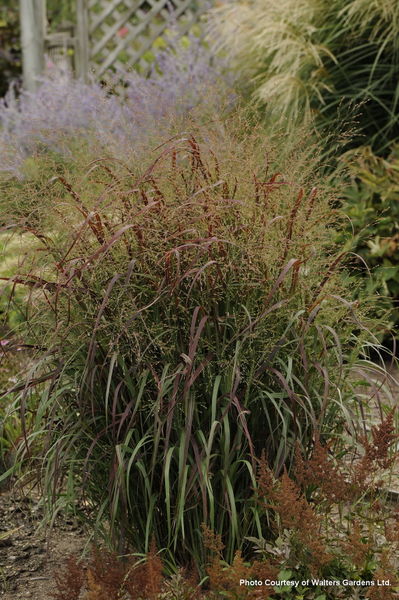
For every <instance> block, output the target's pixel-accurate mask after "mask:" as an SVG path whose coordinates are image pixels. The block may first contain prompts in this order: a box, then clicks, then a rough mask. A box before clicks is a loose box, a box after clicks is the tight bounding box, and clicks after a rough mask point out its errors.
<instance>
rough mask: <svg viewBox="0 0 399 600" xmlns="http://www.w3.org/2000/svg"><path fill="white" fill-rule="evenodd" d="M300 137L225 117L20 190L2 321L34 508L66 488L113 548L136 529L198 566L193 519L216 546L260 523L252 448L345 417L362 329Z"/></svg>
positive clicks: (60, 496) (241, 544) (144, 540)
mask: <svg viewBox="0 0 399 600" xmlns="http://www.w3.org/2000/svg"><path fill="white" fill-rule="evenodd" d="M190 131H191V133H190ZM299 137H300V139H301V141H300V143H299V144H297V146H296V147H291V148H287V147H286V146H284V144H285V143H286V140H285V139H284V138H283V139H282V140H281V139H279V138H276V139H274V140H269V139H267V138H266V137H265V135H264V132H263V131H245V124H243V123H242V122H241V117H240V115H236V118H235V120H233V121H231V122H228V123H217V122H216V121H215V122H213V123H212V129H209V128H207V127H203V128H201V127H200V128H198V127H197V126H195V125H192V126H191V128H190V130H189V131H187V130H186V132H185V133H184V134H182V135H180V136H176V137H175V138H174V139H172V140H166V142H165V143H164V145H163V146H162V147H161V148H159V149H158V151H157V152H158V156H157V158H155V159H153V157H151V160H150V159H147V162H146V163H144V164H142V165H140V164H137V163H134V164H133V165H126V166H124V165H122V164H120V163H115V162H109V161H107V160H104V159H99V160H97V161H94V162H92V163H91V164H90V165H89V168H88V171H87V172H85V171H84V170H83V172H82V175H81V176H79V177H77V173H76V171H75V173H73V174H72V175H71V177H72V179H71V180H68V179H67V178H66V177H65V176H58V177H56V178H55V179H54V181H53V183H52V186H49V185H46V186H45V187H44V188H43V189H42V190H41V191H39V192H38V194H39V195H38V198H39V199H40V202H38V203H36V204H35V205H34V212H33V215H32V218H30V219H27V217H26V216H25V217H23V218H22V219H21V220H20V221H18V220H16V218H15V212H12V215H10V216H9V217H8V218H7V217H6V216H5V217H4V218H5V220H6V223H7V228H8V232H9V235H14V236H17V235H22V236H23V239H25V240H26V242H27V243H28V242H29V243H30V244H34V245H35V246H36V248H35V249H36V251H35V252H33V251H31V252H29V253H26V252H24V251H23V250H22V251H21V258H20V261H19V264H20V267H19V269H17V270H16V272H15V274H13V275H12V276H11V279H10V278H8V279H7V281H8V285H9V283H12V284H13V288H15V287H19V286H23V288H25V289H26V290H27V292H26V294H25V304H26V308H25V310H26V314H27V315H28V318H27V321H26V323H25V324H22V325H21V327H20V330H19V331H18V332H16V333H15V335H16V336H18V337H17V339H20V340H23V341H24V342H25V343H29V344H31V346H32V347H34V348H36V349H37V354H38V356H37V361H36V363H35V364H34V366H32V368H31V370H30V374H29V376H27V379H26V380H25V382H22V383H20V384H18V386H17V388H16V390H18V389H23V390H24V391H23V405H26V394H27V393H28V391H29V390H32V392H31V393H32V394H33V396H34V398H33V400H32V401H31V402H30V404H29V406H30V407H32V406H33V405H34V402H35V398H37V400H36V401H37V410H36V412H35V417H34V419H33V420H34V423H35V426H34V428H33V430H32V431H31V432H28V435H27V436H26V437H27V440H28V442H30V444H31V445H32V448H33V449H32V450H31V456H33V457H35V456H36V457H37V458H35V459H34V460H33V465H36V467H37V468H39V470H41V475H42V477H43V485H44V488H45V489H46V490H47V492H48V499H49V502H50V504H51V503H53V505H52V506H53V509H55V510H60V509H61V508H62V507H67V508H69V509H71V510H76V511H78V508H77V507H78V506H79V503H78V500H79V498H81V497H82V496H83V497H84V498H85V499H86V500H87V501H88V502H89V503H90V505H91V506H92V508H93V512H92V514H93V515H94V517H93V519H94V521H95V524H96V526H97V528H98V529H100V530H102V532H103V534H104V535H110V536H111V538H113V540H114V543H116V542H118V544H119V545H120V549H123V547H124V545H125V544H126V543H130V544H132V546H133V547H134V548H135V549H137V550H139V551H148V548H149V543H150V540H151V538H152V536H154V537H155V542H156V545H157V547H158V548H163V549H166V550H167V551H168V552H169V554H167V556H168V560H170V561H172V562H177V563H180V564H185V563H186V562H187V560H188V557H189V556H190V557H191V560H192V561H193V562H195V564H197V565H201V564H203V563H204V549H203V546H202V543H201V524H202V523H205V524H206V525H207V526H208V527H209V528H210V529H212V530H214V531H215V533H216V534H217V535H221V536H222V538H223V543H224V545H225V551H224V555H225V557H226V558H227V559H228V560H232V559H233V556H234V554H235V552H236V551H237V550H242V551H243V552H244V553H245V551H246V548H247V544H246V542H245V538H246V537H247V536H251V535H252V536H253V535H256V533H258V534H259V528H260V521H259V515H258V509H257V505H256V503H255V501H254V499H253V494H252V491H251V490H252V488H254V487H256V482H255V464H256V460H255V459H256V456H259V455H260V453H261V451H262V450H265V451H266V452H267V456H268V460H269V462H270V464H271V465H272V466H273V469H274V472H275V473H276V474H277V475H279V474H281V472H282V470H283V468H284V466H285V467H287V468H289V467H290V465H291V464H292V460H293V453H294V448H295V444H296V443H297V442H299V444H300V445H301V447H302V448H303V449H304V450H305V451H306V449H307V448H308V447H309V445H310V444H311V441H312V439H313V438H314V436H315V432H319V434H320V436H321V438H322V439H323V440H324V439H331V438H334V439H335V440H338V438H337V437H336V436H337V435H338V434H339V432H340V431H341V430H342V427H343V425H344V423H345V426H346V427H349V428H351V427H352V420H351V417H350V412H348V411H349V408H348V407H349V406H352V408H353V409H355V399H354V391H353V386H354V385H355V384H356V381H354V378H353V374H352V375H351V376H349V375H350V374H351V373H353V371H352V369H353V365H354V364H355V363H356V360H357V357H358V355H359V352H360V351H361V349H362V346H363V345H367V344H368V345H370V344H372V343H373V340H374V338H373V336H372V334H371V333H370V332H369V331H368V329H367V324H368V319H367V314H366V313H367V310H366V307H364V308H362V309H360V308H359V307H358V305H357V303H354V302H352V301H351V298H352V291H353V289H352V288H353V284H352V281H351V279H350V278H349V275H348V274H347V273H345V271H344V269H343V268H342V259H343V257H344V256H343V253H342V252H341V249H340V248H339V247H337V246H335V245H334V236H335V233H334V227H335V225H336V223H337V220H339V214H338V213H337V211H336V210H333V209H331V206H330V202H331V201H332V196H331V190H330V191H329V190H328V189H326V188H325V186H324V185H323V181H320V176H319V175H318V173H317V164H318V157H317V149H315V148H313V147H308V146H307V141H305V142H303V141H302V138H303V133H302V132H301V134H300V136H299ZM316 184H317V185H318V188H316V187H315V186H316ZM32 223H34V226H33V225H32ZM364 364H365V366H367V367H368V364H367V361H366V362H365V363H364ZM46 381H47V384H46ZM19 386H22V387H19ZM35 389H36V391H34V390H35ZM33 450H34V451H33ZM23 451H24V448H21V452H23ZM85 514H86V513H84V515H85Z"/></svg>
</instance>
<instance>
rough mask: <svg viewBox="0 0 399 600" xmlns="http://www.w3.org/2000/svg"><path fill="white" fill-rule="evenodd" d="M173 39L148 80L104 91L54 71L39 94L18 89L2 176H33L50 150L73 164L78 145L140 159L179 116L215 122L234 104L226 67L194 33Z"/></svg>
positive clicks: (2, 150) (12, 98)
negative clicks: (31, 165)
mask: <svg viewBox="0 0 399 600" xmlns="http://www.w3.org/2000/svg"><path fill="white" fill-rule="evenodd" d="M170 36H171V39H170V44H169V46H168V47H167V48H164V49H161V50H160V51H159V54H158V56H157V58H156V61H155V62H154V64H153V67H152V70H151V72H150V74H149V76H148V77H144V76H141V75H139V74H138V73H136V72H134V71H132V72H130V73H122V72H120V73H118V75H117V76H116V75H115V78H114V80H113V82H111V83H109V85H108V86H102V85H100V84H98V83H95V82H93V81H92V82H91V83H89V84H85V83H83V82H82V81H79V80H74V79H73V78H72V77H71V75H70V73H68V72H63V71H59V70H57V69H56V68H55V67H53V70H52V71H50V74H49V75H48V76H46V77H43V78H42V80H41V85H40V87H39V89H38V90H37V91H36V92H33V93H32V92H26V91H22V92H21V94H20V96H19V97H17V95H16V94H15V90H14V89H13V88H12V89H11V90H10V91H9V92H8V94H7V95H6V97H5V98H4V99H2V100H0V171H3V173H5V174H11V175H13V176H16V177H18V178H21V177H23V176H24V175H25V176H26V172H25V170H24V162H25V161H26V159H27V158H32V157H35V156H36V155H38V154H40V153H43V152H46V153H47V152H48V151H49V150H50V151H52V152H53V153H55V154H58V155H60V156H61V157H66V159H67V160H68V158H70V157H71V155H73V153H74V151H75V150H76V139H77V138H78V139H79V144H82V142H84V144H85V146H86V147H88V149H89V150H90V149H92V150H93V149H94V151H95V152H99V151H101V149H102V150H103V151H106V152H107V153H108V155H111V156H113V157H115V158H119V159H125V158H126V157H127V156H131V155H135V156H136V157H137V155H140V149H141V148H142V147H143V145H144V146H148V143H149V140H151V138H154V137H155V138H157V137H159V134H160V131H161V132H162V134H163V135H164V136H165V135H168V134H172V133H173V126H174V122H175V120H176V118H177V117H180V118H183V117H184V116H187V115H189V114H192V113H196V112H197V113H198V112H201V114H202V117H203V118H205V117H206V116H208V117H209V116H210V115H212V114H213V113H214V112H215V111H220V110H222V108H223V107H224V106H225V105H226V104H228V103H229V102H230V103H231V102H232V100H233V96H232V94H231V92H230V87H231V83H232V81H231V78H230V80H229V77H228V75H227V73H226V72H225V71H226V70H225V67H224V64H223V62H222V61H218V60H217V59H214V58H213V57H212V55H211V53H210V51H209V50H208V49H207V48H206V47H205V46H204V44H203V43H201V40H200V39H199V38H197V37H196V36H195V35H193V34H189V35H188V36H186V37H185V38H184V40H183V42H182V40H179V39H178V38H177V37H176V33H173V31H171V33H170Z"/></svg>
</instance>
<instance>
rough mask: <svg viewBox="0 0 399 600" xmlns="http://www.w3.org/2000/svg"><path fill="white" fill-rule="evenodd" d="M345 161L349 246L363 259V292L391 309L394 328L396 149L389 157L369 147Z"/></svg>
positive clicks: (398, 270)
mask: <svg viewBox="0 0 399 600" xmlns="http://www.w3.org/2000/svg"><path fill="white" fill-rule="evenodd" d="M345 159H346V161H347V163H348V165H349V168H350V173H351V175H352V177H351V184H350V185H349V186H348V187H347V188H346V189H345V190H344V205H343V208H344V210H345V212H346V214H347V215H348V216H349V218H350V222H351V228H350V231H351V233H352V232H353V234H354V236H353V237H352V236H350V242H349V243H350V245H351V246H352V248H353V250H354V251H355V252H356V253H357V255H358V256H359V257H360V259H362V260H359V261H358V262H359V267H360V268H361V269H362V271H363V273H364V275H365V276H366V279H365V282H366V284H365V293H366V294H378V295H379V296H380V298H381V303H380V308H381V310H387V309H391V310H390V321H391V327H392V326H394V325H396V324H397V323H398V321H399V304H398V303H399V153H398V148H397V147H395V148H394V149H393V150H392V153H391V154H390V156H388V157H387V158H386V159H384V158H381V157H378V156H376V155H375V154H374V153H373V152H372V150H371V148H370V147H365V148H362V149H360V150H357V151H356V152H354V153H353V155H352V153H351V154H348V155H346V157H345ZM340 235H341V236H342V237H344V235H345V234H344V232H341V233H340ZM364 263H366V265H367V266H368V269H367V268H365V265H364Z"/></svg>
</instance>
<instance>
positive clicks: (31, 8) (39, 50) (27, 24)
mask: <svg viewBox="0 0 399 600" xmlns="http://www.w3.org/2000/svg"><path fill="white" fill-rule="evenodd" d="M19 6H20V21H21V46H22V69H23V82H24V87H25V89H26V90H28V91H30V92H32V91H34V90H35V89H36V88H37V86H38V82H37V77H39V76H40V75H41V74H42V73H43V69H44V33H45V18H46V14H45V7H46V5H45V0H19Z"/></svg>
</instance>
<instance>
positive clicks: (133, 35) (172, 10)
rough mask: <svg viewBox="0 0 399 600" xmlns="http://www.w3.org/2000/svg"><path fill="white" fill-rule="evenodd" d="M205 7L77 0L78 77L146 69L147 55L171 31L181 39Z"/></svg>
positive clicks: (190, 0) (189, 2)
mask: <svg viewBox="0 0 399 600" xmlns="http://www.w3.org/2000/svg"><path fill="white" fill-rule="evenodd" d="M207 6H208V4H207V3H206V2H204V1H202V2H198V1H195V0H173V1H171V0H78V3H77V23H78V27H77V36H78V40H79V45H78V46H79V52H80V57H79V60H78V63H79V74H80V75H81V76H83V77H85V76H86V75H87V73H88V72H89V71H93V72H94V73H95V76H96V77H99V78H101V77H104V75H105V73H106V72H107V71H108V70H109V69H110V68H111V67H113V68H122V69H126V68H127V67H132V66H137V65H140V67H141V69H142V70H145V69H146V68H148V64H149V62H148V56H149V52H151V50H152V49H153V47H154V44H156V42H157V40H159V38H160V37H162V35H163V34H164V33H165V30H166V29H167V28H168V27H170V24H171V22H172V23H175V24H176V25H178V29H179V32H180V33H181V35H184V34H185V33H186V32H187V31H189V30H190V28H191V27H192V26H193V25H194V24H195V23H196V22H197V21H198V19H199V17H200V14H201V13H203V12H204V11H205V10H206V8H207Z"/></svg>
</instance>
